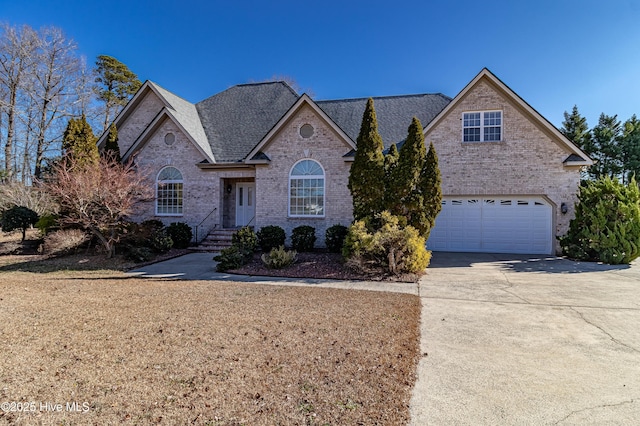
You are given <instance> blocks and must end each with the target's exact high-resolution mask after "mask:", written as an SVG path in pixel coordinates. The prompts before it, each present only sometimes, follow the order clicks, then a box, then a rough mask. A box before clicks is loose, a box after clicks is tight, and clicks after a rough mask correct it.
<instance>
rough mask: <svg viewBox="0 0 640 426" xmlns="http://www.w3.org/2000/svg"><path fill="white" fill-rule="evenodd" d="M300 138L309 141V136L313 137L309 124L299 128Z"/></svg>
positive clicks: (311, 127)
mask: <svg viewBox="0 0 640 426" xmlns="http://www.w3.org/2000/svg"><path fill="white" fill-rule="evenodd" d="M300 136H302V137H303V138H305V139H309V138H310V137H311V136H313V126H312V125H311V124H305V125H303V126H302V127H300Z"/></svg>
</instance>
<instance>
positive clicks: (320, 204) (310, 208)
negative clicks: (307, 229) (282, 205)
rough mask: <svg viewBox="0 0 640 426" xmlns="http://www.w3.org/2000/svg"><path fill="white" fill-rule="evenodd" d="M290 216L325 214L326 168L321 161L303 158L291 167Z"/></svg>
mask: <svg viewBox="0 0 640 426" xmlns="http://www.w3.org/2000/svg"><path fill="white" fill-rule="evenodd" d="M289 216H315V217H318V216H320V217H321V216H324V170H323V169H322V166H321V165H320V163H318V162H316V161H313V160H302V161H299V162H298V163H296V164H295V165H294V166H293V168H292V169H291V173H290V174H289Z"/></svg>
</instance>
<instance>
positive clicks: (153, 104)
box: [118, 90, 164, 155]
mask: <svg viewBox="0 0 640 426" xmlns="http://www.w3.org/2000/svg"><path fill="white" fill-rule="evenodd" d="M163 106H164V104H163V103H162V101H161V100H160V98H158V97H157V96H156V95H155V93H153V92H152V91H151V90H149V91H148V92H147V94H146V95H145V97H144V98H143V99H142V101H140V104H138V106H137V107H136V109H135V110H134V111H132V112H131V114H130V115H129V116H128V117H127V119H126V120H125V121H124V123H122V124H121V125H120V127H119V128H118V144H119V145H120V152H121V153H122V155H124V154H125V153H126V152H127V150H128V149H129V148H130V147H131V145H133V142H134V141H135V140H136V139H137V138H138V136H139V135H140V134H141V133H142V132H143V131H144V129H145V128H146V127H147V126H148V125H149V123H151V121H153V119H154V118H155V116H156V115H158V113H159V112H160V110H161V109H162V107H163Z"/></svg>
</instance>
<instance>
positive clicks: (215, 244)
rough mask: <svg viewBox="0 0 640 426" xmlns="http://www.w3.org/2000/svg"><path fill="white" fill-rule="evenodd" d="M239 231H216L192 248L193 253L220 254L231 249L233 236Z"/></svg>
mask: <svg viewBox="0 0 640 426" xmlns="http://www.w3.org/2000/svg"><path fill="white" fill-rule="evenodd" d="M236 231H237V229H233V228H231V229H214V230H213V231H211V232H209V235H207V237H206V238H205V239H204V240H202V241H201V242H200V244H198V245H197V246H195V247H191V248H190V250H192V251H199V252H211V253H218V252H220V251H221V250H222V249H226V248H227V247H231V236H232V235H233V234H234V232H236Z"/></svg>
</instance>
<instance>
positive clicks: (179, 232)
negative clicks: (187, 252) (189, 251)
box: [167, 222, 193, 249]
mask: <svg viewBox="0 0 640 426" xmlns="http://www.w3.org/2000/svg"><path fill="white" fill-rule="evenodd" d="M167 234H168V235H169V236H170V237H171V239H172V240H173V246H174V247H175V248H179V249H184V248H187V247H189V243H190V242H191V239H192V238H193V232H192V231H191V227H190V226H189V225H187V224H186V223H184V222H173V223H171V224H170V225H169V226H167Z"/></svg>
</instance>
